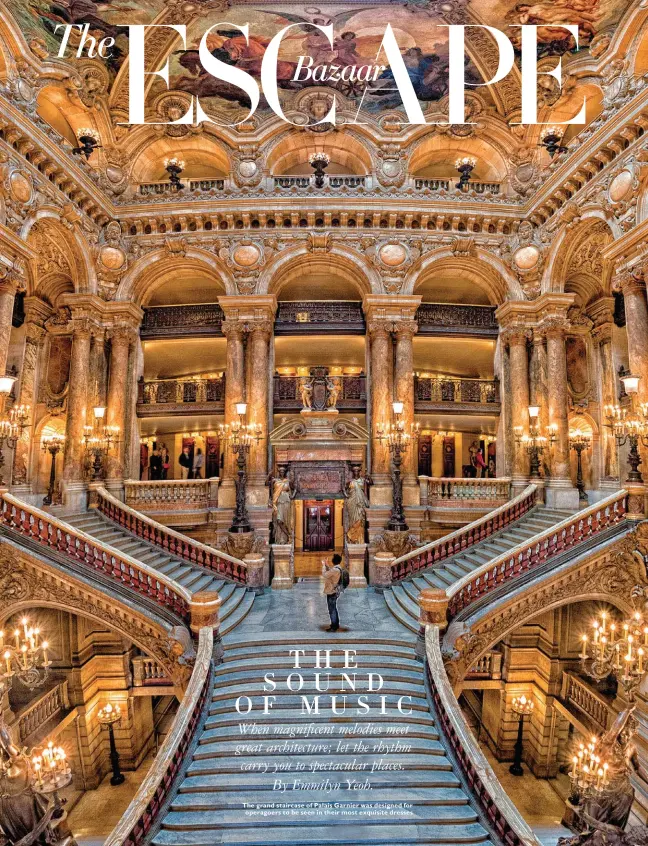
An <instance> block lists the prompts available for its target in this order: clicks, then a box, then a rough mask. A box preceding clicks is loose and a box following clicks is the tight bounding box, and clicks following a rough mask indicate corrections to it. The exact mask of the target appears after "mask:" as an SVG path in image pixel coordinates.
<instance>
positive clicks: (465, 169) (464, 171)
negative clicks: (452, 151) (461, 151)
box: [455, 156, 477, 191]
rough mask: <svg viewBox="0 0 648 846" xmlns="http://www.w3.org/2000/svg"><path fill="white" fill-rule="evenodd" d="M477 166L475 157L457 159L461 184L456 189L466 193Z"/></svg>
mask: <svg viewBox="0 0 648 846" xmlns="http://www.w3.org/2000/svg"><path fill="white" fill-rule="evenodd" d="M476 166H477V159H475V158H474V157H473V156H463V157H462V158H460V159H457V161H456V162H455V167H456V169H457V170H458V171H459V182H457V184H456V185H455V188H458V189H459V190H460V191H465V190H466V189H467V188H468V183H469V182H470V174H471V173H472V172H473V170H474V169H475V167H476Z"/></svg>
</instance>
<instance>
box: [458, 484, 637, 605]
mask: <svg viewBox="0 0 648 846" xmlns="http://www.w3.org/2000/svg"><path fill="white" fill-rule="evenodd" d="M627 504H628V493H627V491H624V490H622V491H616V492H615V493H613V494H611V495H610V496H609V497H606V498H605V499H603V500H601V501H600V502H598V503H597V504H596V505H591V506H590V507H589V508H585V509H583V511H578V512H577V513H576V514H574V515H572V516H570V517H567V518H566V519H565V520H563V521H562V522H560V523H558V524H557V525H555V526H552V527H551V528H550V529H547V530H546V531H545V532H541V533H540V534H538V535H536V536H535V537H534V538H532V539H531V540H530V541H525V542H523V543H521V544H518V546H516V547H514V548H513V549H512V550H510V551H509V552H506V553H504V554H503V555H500V556H499V557H497V558H495V559H494V560H493V561H489V562H488V563H487V564H485V565H484V566H483V567H479V568H478V569H477V570H475V571H473V572H472V573H468V575H466V576H465V577H464V578H463V579H460V580H459V581H458V582H456V583H455V584H454V585H452V586H451V587H449V588H448V589H447V591H446V594H447V596H448V599H449V605H448V610H449V614H450V618H453V617H455V616H456V615H457V614H458V613H459V612H460V611H463V610H464V609H465V608H467V607H469V606H470V605H472V603H474V602H476V601H477V600H478V599H480V598H481V597H482V596H485V595H486V594H488V593H491V592H492V591H494V590H495V589H496V588H498V587H499V586H500V585H502V584H504V583H505V582H507V581H509V580H510V579H514V578H517V577H518V576H520V575H521V574H522V573H527V572H529V571H530V570H533V569H535V568H536V567H538V566H539V565H540V564H544V563H545V562H546V561H548V560H549V559H551V558H555V557H556V556H558V555H560V554H561V553H562V552H564V551H565V550H567V549H573V548H574V547H576V546H578V545H580V544H582V543H585V542H586V541H587V540H589V539H590V538H591V537H592V536H593V535H595V534H597V533H598V532H601V531H603V530H604V529H609V528H611V527H613V526H615V525H616V524H617V523H619V522H621V521H622V520H623V519H624V517H625V514H626V511H627Z"/></svg>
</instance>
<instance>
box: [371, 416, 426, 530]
mask: <svg viewBox="0 0 648 846" xmlns="http://www.w3.org/2000/svg"><path fill="white" fill-rule="evenodd" d="M392 410H393V412H394V416H393V419H392V421H391V423H385V424H379V425H378V426H377V429H376V433H377V434H376V437H377V438H378V440H379V441H380V442H381V443H383V442H385V443H386V444H387V447H388V448H389V454H390V455H391V460H392V500H393V503H392V510H391V515H390V518H389V523H387V528H388V529H389V531H392V532H406V531H407V530H408V528H409V527H408V525H407V523H406V522H405V511H404V508H403V479H402V477H401V466H402V463H403V456H404V455H405V453H406V452H407V449H408V447H409V445H410V443H411V442H412V441H416V440H418V436H419V424H418V423H412V424H411V425H410V427H409V431H408V429H407V427H406V424H405V422H404V420H403V419H402V414H403V403H402V402H394V403H392Z"/></svg>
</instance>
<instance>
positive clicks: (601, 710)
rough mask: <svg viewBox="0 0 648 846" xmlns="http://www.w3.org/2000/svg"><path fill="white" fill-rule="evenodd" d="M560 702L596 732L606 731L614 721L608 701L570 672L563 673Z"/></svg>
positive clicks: (613, 713) (583, 680) (612, 711)
mask: <svg viewBox="0 0 648 846" xmlns="http://www.w3.org/2000/svg"><path fill="white" fill-rule="evenodd" d="M560 700H561V702H562V703H563V704H564V705H565V706H566V707H567V710H568V711H571V712H572V713H573V712H574V711H576V713H577V714H583V715H584V716H585V717H586V718H587V720H588V721H589V722H592V723H593V724H594V728H596V729H597V731H598V732H601V733H602V732H604V731H607V729H608V728H609V727H610V724H611V722H612V720H613V719H614V715H615V711H614V710H613V709H612V708H611V706H610V700H609V699H606V697H605V696H603V694H602V693H599V692H598V690H595V689H594V688H593V687H592V685H591V684H588V682H587V681H585V679H583V678H581V677H580V676H579V675H577V674H576V673H575V672H573V671H571V670H565V671H564V672H563V676H562V689H561V691H560Z"/></svg>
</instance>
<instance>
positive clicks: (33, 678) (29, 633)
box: [0, 617, 52, 698]
mask: <svg viewBox="0 0 648 846" xmlns="http://www.w3.org/2000/svg"><path fill="white" fill-rule="evenodd" d="M20 626H21V627H20V628H16V629H15V630H14V631H13V633H12V634H11V635H9V634H8V633H5V632H4V631H0V652H1V653H2V658H3V671H2V673H0V688H4V686H5V685H10V684H11V682H12V681H13V679H14V678H17V679H18V681H19V682H20V683H21V684H23V685H25V687H28V688H29V689H30V690H33V689H34V688H36V687H40V685H42V684H43V683H44V682H45V680H46V679H47V677H48V675H49V668H50V667H51V666H52V662H51V661H48V659H47V650H48V648H49V644H48V643H47V641H46V640H43V639H42V638H41V631H40V629H39V628H37V627H36V628H34V627H32V626H31V625H30V623H29V618H28V617H23V618H22V620H21V621H20ZM2 692H4V691H3V690H0V694H1V693H2ZM0 698H1V696H0Z"/></svg>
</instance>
